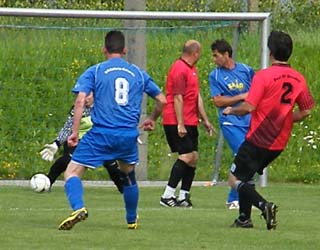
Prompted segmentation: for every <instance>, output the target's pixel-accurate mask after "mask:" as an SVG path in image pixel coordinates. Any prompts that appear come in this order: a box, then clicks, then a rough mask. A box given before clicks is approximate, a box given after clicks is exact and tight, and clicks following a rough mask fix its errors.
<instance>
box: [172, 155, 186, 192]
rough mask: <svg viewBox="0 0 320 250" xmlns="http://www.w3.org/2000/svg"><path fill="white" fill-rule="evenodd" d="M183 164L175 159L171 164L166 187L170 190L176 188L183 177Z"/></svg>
mask: <svg viewBox="0 0 320 250" xmlns="http://www.w3.org/2000/svg"><path fill="white" fill-rule="evenodd" d="M184 164H185V162H184V161H181V160H180V159H177V160H176V162H175V163H174V164H173V166H172V169H171V173H170V177H169V181H168V186H170V187H172V188H176V187H177V186H178V183H179V181H180V180H181V179H182V177H183V175H184Z"/></svg>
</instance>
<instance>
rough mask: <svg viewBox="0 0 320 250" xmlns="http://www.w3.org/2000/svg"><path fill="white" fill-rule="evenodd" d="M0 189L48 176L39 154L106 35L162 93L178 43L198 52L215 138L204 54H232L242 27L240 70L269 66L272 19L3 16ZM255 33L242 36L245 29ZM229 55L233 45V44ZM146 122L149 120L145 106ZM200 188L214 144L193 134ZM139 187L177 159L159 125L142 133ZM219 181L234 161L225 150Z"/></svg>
mask: <svg viewBox="0 0 320 250" xmlns="http://www.w3.org/2000/svg"><path fill="white" fill-rule="evenodd" d="M0 18H1V24H0V36H1V39H0V57H1V71H0V92H1V95H2V98H0V122H1V129H0V137H1V140H0V148H1V151H0V179H24V178H29V177H30V176H31V174H32V173H35V172H47V171H48V169H49V167H50V163H47V162H44V161H42V160H41V157H40V155H39V151H40V149H41V148H42V147H43V145H44V144H46V143H49V142H51V141H53V140H54V139H55V137H56V135H57V133H58V132H59V130H60V128H62V126H63V125H64V122H65V120H66V118H67V116H68V111H69V109H70V107H71V106H72V104H73V101H74V96H73V94H72V93H71V89H72V87H73V85H74V83H75V81H76V79H77V78H78V77H79V75H80V74H81V73H82V72H83V71H84V70H85V69H86V68H87V67H88V66H91V65H93V64H96V63H98V62H100V61H102V60H104V57H103V54H102V46H103V42H104V35H105V34H106V32H108V31H110V30H112V29H118V30H121V31H123V32H124V33H125V34H126V37H127V47H128V49H129V53H128V55H127V58H126V59H128V60H129V61H130V62H132V63H135V64H137V65H139V66H141V67H142V68H145V69H146V70H147V72H148V73H149V74H150V75H151V76H152V77H153V79H154V80H155V82H156V83H158V85H159V86H160V87H161V88H162V90H163V91H164V84H165V80H166V74H167V71H168V69H169V67H170V65H171V64H172V63H173V61H174V60H175V59H177V58H178V57H179V56H180V54H181V49H182V46H183V43H184V42H185V41H187V40H189V39H196V40H198V41H199V42H200V43H201V44H202V48H203V50H202V57H201V59H200V61H199V62H198V64H197V68H198V72H199V79H200V85H201V87H200V88H201V94H202V97H203V99H204V101H205V108H206V111H207V113H208V115H209V118H210V121H211V122H212V123H213V124H214V125H215V127H216V128H217V130H218V124H217V120H218V119H217V111H216V108H215V107H214V106H213V104H212V102H211V100H210V94H209V85H208V75H209V73H210V71H211V70H212V69H213V68H214V67H215V65H214V64H213V61H212V53H211V50H210V45H211V43H212V41H213V40H215V39H220V38H225V39H226V40H228V41H229V42H230V43H231V44H233V41H234V32H235V29H236V28H238V24H239V22H240V28H241V32H240V39H239V41H238V43H237V44H236V45H237V50H236V54H237V58H236V59H237V61H241V62H243V63H246V64H249V65H251V66H252V67H253V68H254V69H256V70H257V69H260V68H264V67H266V66H267V64H268V56H267V45H266V44H267V42H266V41H267V36H268V33H269V22H270V21H269V18H270V17H269V13H210V12H207V13H196V12H143V11H141V12H139V11H135V12H130V11H121V12H120V11H119V12H117V11H85V10H78V11H77V10H48V9H46V10H42V9H14V8H0ZM251 21H253V22H257V23H259V24H260V26H259V28H258V31H257V32H253V33H252V32H247V31H246V24H247V23H248V22H251ZM234 45H235V44H234ZM144 104H145V105H144V108H143V114H142V116H143V115H146V114H148V113H150V111H151V107H152V105H153V102H150V106H149V105H148V104H147V103H144ZM199 132H200V139H199V144H200V145H199V154H200V159H199V168H198V172H197V179H199V180H208V179H210V178H212V170H213V167H212V166H213V165H214V161H215V158H216V155H217V145H218V143H217V142H218V136H217V135H215V136H214V137H213V138H209V137H207V136H206V134H205V132H204V129H202V128H199ZM141 141H142V144H141V145H140V150H139V151H140V153H139V154H140V155H139V156H140V166H139V168H138V169H139V170H138V178H139V179H140V180H145V179H149V180H166V179H167V176H168V175H169V171H170V169H171V166H172V163H173V161H174V160H175V158H176V156H174V155H172V154H171V153H170V150H169V148H168V146H167V143H166V140H165V136H164V132H163V129H162V126H161V119H160V120H159V121H158V124H157V127H156V130H155V131H154V132H151V133H149V134H148V135H147V134H145V133H144V132H143V131H141ZM223 151H224V156H223V159H222V163H221V164H222V165H224V166H226V167H224V168H222V169H221V170H220V171H221V176H222V178H223V177H226V175H227V173H228V171H229V166H230V163H231V161H232V154H231V151H230V150H229V149H228V148H227V147H226V146H224V147H223ZM106 176H107V175H106V173H105V172H104V169H102V168H101V169H100V170H98V171H90V172H88V173H86V176H85V178H87V179H106Z"/></svg>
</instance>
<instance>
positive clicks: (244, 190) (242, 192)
mask: <svg viewBox="0 0 320 250" xmlns="http://www.w3.org/2000/svg"><path fill="white" fill-rule="evenodd" d="M237 191H238V192H239V197H244V199H245V201H246V202H247V205H248V204H249V203H251V204H253V205H254V206H255V207H257V208H259V209H260V210H261V211H264V205H265V203H266V202H267V201H266V200H265V199H264V198H263V197H262V196H261V195H260V194H259V193H258V192H257V191H256V190H255V188H254V186H252V185H251V184H249V183H247V182H245V183H243V182H242V183H241V184H240V185H239V186H238V190H237ZM240 199H241V198H240Z"/></svg>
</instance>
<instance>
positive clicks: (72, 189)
mask: <svg viewBox="0 0 320 250" xmlns="http://www.w3.org/2000/svg"><path fill="white" fill-rule="evenodd" d="M64 192H65V193H66V196H67V198H68V200H69V203H70V206H71V208H72V209H73V211H75V210H78V209H80V208H83V207H84V203H83V198H82V197H83V187H82V183H81V180H80V178H79V177H77V176H72V177H71V178H69V179H68V180H67V181H66V183H65V184H64Z"/></svg>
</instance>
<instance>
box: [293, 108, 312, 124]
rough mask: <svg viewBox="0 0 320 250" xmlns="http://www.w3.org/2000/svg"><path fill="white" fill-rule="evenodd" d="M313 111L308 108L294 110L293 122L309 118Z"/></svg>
mask: <svg viewBox="0 0 320 250" xmlns="http://www.w3.org/2000/svg"><path fill="white" fill-rule="evenodd" d="M310 113H311V110H310V109H306V110H302V111H300V110H296V111H294V112H293V122H300V121H302V120H304V119H305V118H307V117H308V116H309V115H310Z"/></svg>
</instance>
